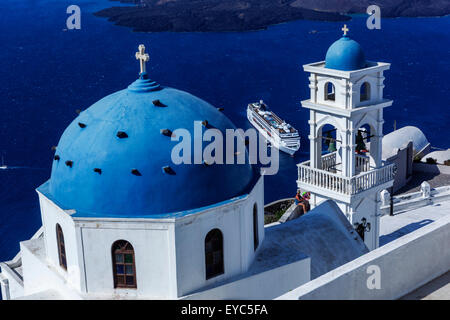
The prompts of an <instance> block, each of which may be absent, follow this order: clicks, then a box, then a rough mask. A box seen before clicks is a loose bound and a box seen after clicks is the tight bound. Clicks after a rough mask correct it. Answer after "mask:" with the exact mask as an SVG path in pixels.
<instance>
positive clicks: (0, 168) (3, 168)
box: [0, 156, 8, 170]
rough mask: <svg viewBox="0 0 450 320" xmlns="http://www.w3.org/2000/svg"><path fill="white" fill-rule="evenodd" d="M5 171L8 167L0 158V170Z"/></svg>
mask: <svg viewBox="0 0 450 320" xmlns="http://www.w3.org/2000/svg"><path fill="white" fill-rule="evenodd" d="M5 169H8V166H7V165H6V164H5V161H4V159H3V156H2V164H1V165H0V170H5Z"/></svg>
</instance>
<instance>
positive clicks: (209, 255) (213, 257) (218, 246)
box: [205, 229, 224, 280]
mask: <svg viewBox="0 0 450 320" xmlns="http://www.w3.org/2000/svg"><path fill="white" fill-rule="evenodd" d="M205 264H206V280H208V279H210V278H213V277H215V276H218V275H220V274H222V273H223V272H224V271H223V236H222V232H221V231H220V230H219V229H213V230H211V231H210V232H208V234H207V235H206V237H205Z"/></svg>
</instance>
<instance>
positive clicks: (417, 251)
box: [278, 215, 450, 300]
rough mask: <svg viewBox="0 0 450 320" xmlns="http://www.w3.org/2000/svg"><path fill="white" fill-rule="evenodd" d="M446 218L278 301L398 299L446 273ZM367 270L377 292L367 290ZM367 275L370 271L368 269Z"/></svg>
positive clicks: (449, 265) (449, 233)
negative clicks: (377, 276)
mask: <svg viewBox="0 0 450 320" xmlns="http://www.w3.org/2000/svg"><path fill="white" fill-rule="evenodd" d="M448 243H450V215H447V216H446V217H443V218H441V219H439V220H437V221H436V222H433V223H431V224H429V225H427V226H425V227H422V228H420V229H418V230H416V231H414V232H412V233H410V234H408V235H405V236H403V237H401V238H399V239H397V240H394V241H392V242H390V243H388V244H386V245H384V246H382V247H380V248H378V249H376V250H374V251H371V252H369V253H367V254H365V255H363V256H361V257H360V258H358V259H355V260H353V261H351V262H349V263H347V264H345V265H343V266H341V267H339V268H337V269H335V270H332V271H330V272H328V273H326V274H324V275H322V276H320V277H318V278H316V279H314V280H312V281H310V282H308V283H307V284H305V285H303V286H300V287H298V288H296V289H294V290H292V291H291V292H289V293H286V294H284V295H281V296H280V297H278V299H342V300H345V299H398V298H401V297H402V296H404V295H406V294H408V293H410V292H412V291H414V290H415V289H417V288H419V287H420V286H422V285H424V284H426V283H427V282H429V281H431V280H433V279H435V278H437V277H439V276H440V275H442V274H444V273H445V272H447V271H448V270H449V269H450V251H449V250H448V248H447V247H446V245H445V244H448ZM370 266H377V267H379V270H380V273H379V274H380V289H369V288H368V286H367V280H368V278H369V276H371V275H373V271H371V272H369V273H368V268H369V267H370ZM369 271H370V269H369Z"/></svg>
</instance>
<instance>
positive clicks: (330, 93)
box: [325, 82, 336, 101]
mask: <svg viewBox="0 0 450 320" xmlns="http://www.w3.org/2000/svg"><path fill="white" fill-rule="evenodd" d="M335 98H336V94H335V92H334V84H332V83H331V82H327V83H325V100H330V101H334V100H335Z"/></svg>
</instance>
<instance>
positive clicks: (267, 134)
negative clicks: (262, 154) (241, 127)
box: [247, 110, 300, 156]
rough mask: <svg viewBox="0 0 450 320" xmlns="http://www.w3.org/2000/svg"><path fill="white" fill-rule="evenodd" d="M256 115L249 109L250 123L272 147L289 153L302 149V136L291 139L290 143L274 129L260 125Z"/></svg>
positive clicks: (248, 117)
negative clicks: (255, 118)
mask: <svg viewBox="0 0 450 320" xmlns="http://www.w3.org/2000/svg"><path fill="white" fill-rule="evenodd" d="M253 117H254V115H253V112H252V111H251V110H247V119H248V121H250V123H251V124H252V125H253V127H255V129H256V130H258V132H259V133H261V135H262V136H263V137H264V138H265V139H266V140H267V141H268V142H269V143H270V145H271V146H272V147H275V148H277V149H278V150H280V151H283V152H285V153H287V154H289V155H291V156H292V155H294V154H295V153H296V152H297V151H298V149H300V137H297V138H294V139H290V141H291V143H289V145H288V144H287V143H286V142H285V141H283V140H282V139H281V138H280V137H279V136H278V135H276V133H274V132H273V130H270V131H269V130H268V129H266V128H262V127H261V126H260V125H258V124H257V123H256V121H255V120H254V118H253Z"/></svg>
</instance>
